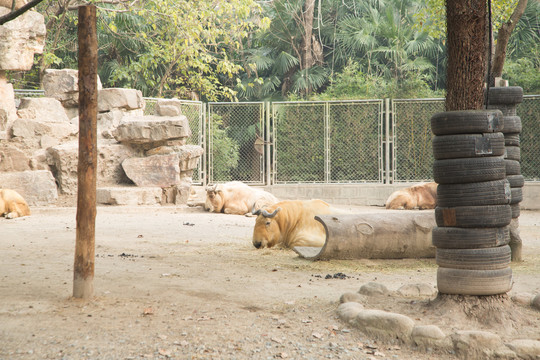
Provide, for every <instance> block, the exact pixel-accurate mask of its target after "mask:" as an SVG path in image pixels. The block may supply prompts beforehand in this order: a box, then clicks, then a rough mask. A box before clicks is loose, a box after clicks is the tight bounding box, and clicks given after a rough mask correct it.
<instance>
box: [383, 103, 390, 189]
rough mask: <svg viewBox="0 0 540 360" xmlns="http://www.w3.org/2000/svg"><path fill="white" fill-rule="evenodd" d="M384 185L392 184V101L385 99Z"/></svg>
mask: <svg viewBox="0 0 540 360" xmlns="http://www.w3.org/2000/svg"><path fill="white" fill-rule="evenodd" d="M384 108H385V109H384V129H385V134H384V137H385V141H384V172H385V174H384V175H385V176H384V183H385V184H390V99H384Z"/></svg>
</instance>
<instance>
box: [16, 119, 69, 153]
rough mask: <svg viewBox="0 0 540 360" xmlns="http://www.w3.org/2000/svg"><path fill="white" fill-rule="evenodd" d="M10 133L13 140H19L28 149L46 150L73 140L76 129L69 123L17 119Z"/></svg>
mask: <svg viewBox="0 0 540 360" xmlns="http://www.w3.org/2000/svg"><path fill="white" fill-rule="evenodd" d="M11 131H12V135H13V137H14V138H15V137H16V138H19V139H20V140H21V141H23V142H24V143H25V144H26V145H27V146H29V147H30V148H41V149H47V148H49V147H51V146H55V145H58V144H59V143H61V142H62V141H70V140H73V138H75V136H76V135H77V133H78V128H77V127H76V126H74V125H72V124H71V123H69V122H65V123H53V122H39V121H36V120H25V119H18V120H15V122H13V126H12V128H11Z"/></svg>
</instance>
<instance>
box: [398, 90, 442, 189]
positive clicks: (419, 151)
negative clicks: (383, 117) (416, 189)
mask: <svg viewBox="0 0 540 360" xmlns="http://www.w3.org/2000/svg"><path fill="white" fill-rule="evenodd" d="M442 111H444V100H443V99H418V100H393V101H392V114H393V124H392V126H393V132H394V139H393V151H394V160H393V170H394V171H393V174H394V178H393V180H394V181H426V180H429V181H431V179H433V149H432V145H431V140H432V138H433V135H432V133H431V116H433V115H434V114H436V113H438V112H442Z"/></svg>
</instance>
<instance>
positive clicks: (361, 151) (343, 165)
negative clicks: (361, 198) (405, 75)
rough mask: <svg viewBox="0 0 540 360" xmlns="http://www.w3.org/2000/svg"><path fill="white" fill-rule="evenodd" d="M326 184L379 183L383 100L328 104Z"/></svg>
mask: <svg viewBox="0 0 540 360" xmlns="http://www.w3.org/2000/svg"><path fill="white" fill-rule="evenodd" d="M328 115H329V134H330V147H329V151H330V152H329V172H330V173H329V182H381V181H382V171H381V170H382V133H381V130H382V126H381V119H382V100H376V101H350V102H330V103H329V104H328Z"/></svg>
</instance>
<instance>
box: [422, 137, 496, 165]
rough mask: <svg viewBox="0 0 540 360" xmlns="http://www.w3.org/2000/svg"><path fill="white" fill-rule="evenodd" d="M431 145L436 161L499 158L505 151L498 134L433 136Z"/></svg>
mask: <svg viewBox="0 0 540 360" xmlns="http://www.w3.org/2000/svg"><path fill="white" fill-rule="evenodd" d="M432 145H433V157H434V158H435V159H437V160H441V159H457V158H471V157H483V156H499V155H504V151H505V146H504V135H503V133H500V132H496V133H486V134H461V135H441V136H435V137H434V138H433V140H432Z"/></svg>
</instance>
